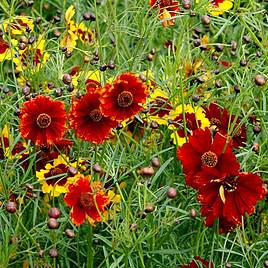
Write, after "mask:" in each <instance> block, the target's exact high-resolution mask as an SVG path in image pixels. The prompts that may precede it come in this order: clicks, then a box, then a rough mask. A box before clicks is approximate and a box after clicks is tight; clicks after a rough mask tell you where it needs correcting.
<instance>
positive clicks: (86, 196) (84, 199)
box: [80, 192, 94, 208]
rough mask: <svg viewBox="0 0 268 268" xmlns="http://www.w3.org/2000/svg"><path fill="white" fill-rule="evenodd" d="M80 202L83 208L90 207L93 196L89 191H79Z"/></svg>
mask: <svg viewBox="0 0 268 268" xmlns="http://www.w3.org/2000/svg"><path fill="white" fill-rule="evenodd" d="M80 203H81V205H82V206H83V207H84V208H90V207H92V206H93V204H94V203H93V196H92V194H91V193H89V192H87V193H81V195H80Z"/></svg>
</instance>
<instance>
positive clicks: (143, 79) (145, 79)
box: [139, 74, 147, 82]
mask: <svg viewBox="0 0 268 268" xmlns="http://www.w3.org/2000/svg"><path fill="white" fill-rule="evenodd" d="M139 78H140V80H141V81H142V82H146V81H147V78H146V76H145V75H144V74H140V75H139Z"/></svg>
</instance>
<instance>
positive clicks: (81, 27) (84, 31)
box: [76, 22, 94, 44]
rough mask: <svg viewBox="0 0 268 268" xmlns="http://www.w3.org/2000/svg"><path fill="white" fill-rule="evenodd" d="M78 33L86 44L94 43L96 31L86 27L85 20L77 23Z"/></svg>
mask: <svg viewBox="0 0 268 268" xmlns="http://www.w3.org/2000/svg"><path fill="white" fill-rule="evenodd" d="M76 34H77V35H78V37H79V39H80V40H81V41H82V43H84V44H87V43H92V41H93V39H94V33H93V32H92V31H91V30H90V29H89V28H87V27H86V25H85V23H84V22H81V23H79V24H78V25H76Z"/></svg>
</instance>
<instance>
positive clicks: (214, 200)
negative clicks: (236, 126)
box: [177, 128, 265, 232]
mask: <svg viewBox="0 0 268 268" xmlns="http://www.w3.org/2000/svg"><path fill="white" fill-rule="evenodd" d="M214 134H215V133H214ZM232 149H233V147H232V140H228V139H227V137H226V136H224V135H223V134H221V133H220V132H217V133H216V134H215V135H214V136H213V133H211V131H210V130H209V129H208V128H205V129H204V130H203V129H201V128H199V129H196V130H195V131H193V134H192V135H191V136H190V137H189V141H188V142H187V143H185V144H184V145H183V146H182V147H181V148H179V149H178V152H177V154H178V159H179V160H180V161H181V162H182V166H183V171H184V174H185V176H186V184H187V185H189V186H191V187H193V188H194V189H197V191H198V200H199V202H200V204H201V206H202V208H201V213H202V215H203V216H204V217H206V220H205V224H206V225H207V226H212V225H213V223H214V221H215V220H216V219H218V220H219V226H220V232H228V231H230V230H232V229H233V228H235V227H236V226H237V225H239V224H242V217H243V216H245V214H246V213H247V214H248V215H251V214H252V213H253V212H254V207H255V205H256V203H257V201H258V200H261V199H262V198H263V197H264V195H265V191H264V188H263V182H262V179H261V178H260V177H259V176H258V175H256V174H253V173H247V172H243V171H241V170H240V164H239V162H238V160H237V158H236V156H235V154H234V153H233V151H232Z"/></svg>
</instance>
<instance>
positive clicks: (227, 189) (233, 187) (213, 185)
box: [198, 173, 265, 231]
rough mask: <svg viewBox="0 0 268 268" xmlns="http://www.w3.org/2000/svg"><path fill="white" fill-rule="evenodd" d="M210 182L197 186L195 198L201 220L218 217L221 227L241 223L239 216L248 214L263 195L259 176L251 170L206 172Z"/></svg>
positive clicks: (263, 191)
mask: <svg viewBox="0 0 268 268" xmlns="http://www.w3.org/2000/svg"><path fill="white" fill-rule="evenodd" d="M207 177H209V178H210V183H209V184H207V185H205V186H204V187H202V188H201V189H199V195H198V199H199V202H200V203H201V205H202V208H201V213H202V215H203V216H205V217H206V221H205V224H206V225H207V226H212V225H213V223H214V221H215V219H217V218H219V219H220V228H221V229H222V231H224V230H227V231H228V229H230V228H232V226H234V227H235V225H237V224H241V222H242V216H244V215H245V213H247V214H248V215H251V214H252V213H253V212H254V207H255V205H256V203H257V201H258V200H260V199H262V198H263V197H264V196H265V190H264V188H263V182H262V179H261V178H260V177H259V176H257V175H255V174H252V173H239V174H236V175H233V174H230V175H227V176H222V177H220V179H219V178H216V177H213V176H211V175H208V174H207Z"/></svg>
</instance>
